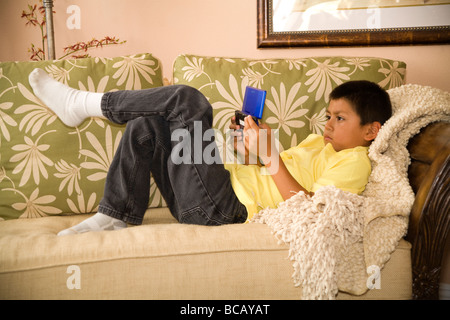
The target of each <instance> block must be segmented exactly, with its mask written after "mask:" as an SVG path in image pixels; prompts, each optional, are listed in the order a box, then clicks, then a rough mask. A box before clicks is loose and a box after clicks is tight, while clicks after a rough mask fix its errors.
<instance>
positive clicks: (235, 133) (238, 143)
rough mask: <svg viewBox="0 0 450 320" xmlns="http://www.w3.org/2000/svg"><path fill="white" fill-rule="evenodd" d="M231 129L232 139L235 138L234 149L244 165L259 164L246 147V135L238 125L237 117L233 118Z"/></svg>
mask: <svg viewBox="0 0 450 320" xmlns="http://www.w3.org/2000/svg"><path fill="white" fill-rule="evenodd" d="M229 128H230V129H231V137H232V138H233V147H234V150H235V151H236V152H237V154H238V156H239V158H241V160H242V161H243V163H244V164H257V161H256V160H255V159H256V157H254V156H251V155H250V154H249V152H248V149H247V148H246V147H245V144H244V139H243V136H244V133H243V130H242V129H241V126H240V125H238V124H236V117H235V116H233V117H232V118H231V124H230V126H229Z"/></svg>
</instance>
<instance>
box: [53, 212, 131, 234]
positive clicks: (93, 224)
mask: <svg viewBox="0 0 450 320" xmlns="http://www.w3.org/2000/svg"><path fill="white" fill-rule="evenodd" d="M126 227H127V224H126V223H125V222H123V221H122V220H119V219H116V218H112V217H110V216H107V215H106V214H103V213H100V212H97V213H96V214H95V215H93V216H92V217H90V218H88V219H86V220H84V221H83V222H80V223H79V224H77V225H75V226H73V227H71V228H69V229H65V230H62V231H60V232H59V233H58V236H66V235H69V234H79V233H84V232H91V231H103V230H119V229H123V228H126Z"/></svg>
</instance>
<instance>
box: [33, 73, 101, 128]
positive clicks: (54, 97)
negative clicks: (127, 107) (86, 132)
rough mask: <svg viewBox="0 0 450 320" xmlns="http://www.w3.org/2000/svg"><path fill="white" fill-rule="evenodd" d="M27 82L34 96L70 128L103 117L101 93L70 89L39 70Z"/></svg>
mask: <svg viewBox="0 0 450 320" xmlns="http://www.w3.org/2000/svg"><path fill="white" fill-rule="evenodd" d="M28 80H29V81H30V85H31V87H32V88H33V91H34V93H35V94H36V96H37V97H38V98H39V99H41V101H42V102H43V103H44V104H45V105H47V106H48V107H49V108H50V109H51V110H53V112H55V113H56V115H57V116H58V117H59V118H60V119H61V121H62V122H64V123H65V124H66V125H68V126H70V127H76V126H78V125H80V124H81V123H82V122H83V121H84V119H86V118H89V117H103V113H102V109H101V101H102V97H103V93H97V92H88V91H81V90H76V89H72V88H70V87H68V86H66V85H64V84H63V83H61V82H58V81H56V80H55V79H53V78H51V77H50V76H49V75H48V74H47V73H46V72H45V71H44V70H42V69H39V68H37V69H34V70H33V71H32V72H31V73H30V75H29V77H28Z"/></svg>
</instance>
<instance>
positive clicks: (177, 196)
mask: <svg viewBox="0 0 450 320" xmlns="http://www.w3.org/2000/svg"><path fill="white" fill-rule="evenodd" d="M29 80H30V84H31V86H32V87H33V90H34V92H35V94H36V96H37V97H38V98H40V99H41V100H42V102H44V103H45V104H46V105H47V106H48V107H49V108H50V109H52V110H53V111H54V112H55V113H56V114H57V115H58V117H59V118H60V119H61V120H62V121H63V122H64V123H65V124H66V125H69V126H77V125H79V124H80V123H81V122H82V121H83V120H84V119H85V118H86V117H91V116H103V117H106V118H107V119H109V120H110V121H112V122H115V123H119V124H123V123H127V126H126V129H125V132H124V134H123V137H122V140H121V143H120V145H119V147H118V149H117V151H116V154H115V156H114V159H113V162H112V163H111V166H110V169H109V172H108V175H107V178H106V183H105V192H104V197H103V199H102V200H101V202H100V204H99V210H98V211H99V212H98V213H97V214H95V215H94V216H92V217H91V218H88V219H86V220H85V221H83V222H81V223H80V224H78V225H76V226H73V227H72V228H69V229H66V230H63V231H61V232H60V233H58V235H67V234H77V233H83V232H88V231H100V230H117V229H121V228H125V227H126V226H127V224H126V223H130V224H141V223H142V219H143V216H144V213H145V211H146V209H147V205H148V197H149V188H150V173H152V175H153V178H154V180H155V182H156V184H157V186H158V188H159V190H160V191H161V194H162V196H163V197H164V199H165V201H166V203H167V205H168V207H169V209H170V211H171V213H172V215H173V216H174V217H175V218H176V219H177V220H178V221H179V222H181V223H192V224H202V225H220V224H227V223H243V222H245V221H246V220H247V219H249V218H251V217H252V216H253V214H255V213H256V212H257V210H258V205H257V204H260V205H261V206H266V205H268V206H276V205H277V204H278V203H279V202H280V201H283V199H287V198H289V197H290V196H292V195H293V194H294V193H295V192H298V191H301V190H302V191H305V192H308V193H311V192H314V191H315V190H317V188H318V187H320V186H321V185H326V184H330V183H332V184H335V185H336V186H338V187H340V186H342V187H343V188H344V189H346V188H347V189H349V190H350V189H351V190H357V191H358V192H361V191H362V190H363V189H364V186H365V183H367V177H368V175H369V173H370V162H369V160H368V158H367V146H368V145H369V144H370V141H371V140H373V139H374V138H375V137H376V134H377V132H378V130H379V128H380V127H381V125H382V123H383V122H384V121H385V120H386V119H387V118H386V117H383V119H381V118H380V119H378V118H376V119H375V118H374V120H372V119H371V118H369V119H368V123H362V122H361V124H360V123H359V122H358V121H360V120H363V117H362V116H361V117H360V116H359V115H358V114H362V113H361V112H363V111H361V110H359V109H357V108H356V109H354V108H353V106H352V102H350V101H353V100H351V98H347V95H345V94H344V95H342V96H341V94H342V93H339V91H337V93H336V95H335V96H333V97H331V99H332V102H331V103H330V106H329V109H328V113H327V115H328V117H329V120H328V122H327V126H326V130H325V135H324V137H320V136H313V138H311V139H310V138H308V139H306V140H305V141H306V142H305V143H306V144H307V148H310V147H312V148H313V149H314V148H316V149H317V150H323V152H315V153H312V154H309V157H310V159H300V158H298V156H297V154H296V152H295V151H296V149H301V148H302V147H301V145H302V144H300V145H299V146H298V147H297V148H293V149H292V150H293V151H294V152H293V153H292V154H291V153H289V152H286V153H282V154H281V155H280V154H278V152H277V151H276V148H274V144H273V143H271V139H270V137H271V131H270V129H269V128H268V127H267V126H266V125H264V124H261V126H260V127H258V126H257V125H256V124H255V123H254V122H253V121H252V120H251V118H247V119H246V120H245V123H246V126H245V129H244V135H243V137H244V140H243V142H244V147H245V148H244V149H245V150H244V153H248V150H253V149H254V148H253V147H252V146H254V145H258V143H260V141H259V139H260V137H262V132H267V136H268V137H269V139H267V148H266V150H268V151H267V152H260V153H258V154H257V156H259V158H260V159H262V161H263V162H264V163H265V164H266V167H267V171H268V173H269V174H270V176H265V175H261V174H260V173H259V168H258V167H257V166H253V165H244V166H242V165H240V166H228V165H227V166H224V165H223V164H221V163H211V164H206V163H205V162H204V161H201V162H200V163H199V162H198V161H186V162H183V163H179V164H175V163H174V162H173V161H172V156H171V155H172V150H175V149H176V146H177V142H176V141H172V140H171V137H172V133H173V132H175V130H178V129H183V130H185V132H187V134H189V135H190V136H191V137H193V136H194V132H195V134H199V133H200V134H202V136H203V134H204V133H205V132H206V130H208V129H210V128H211V124H212V108H211V105H210V104H209V103H208V101H207V100H206V98H205V97H204V96H203V95H202V94H201V93H200V92H199V91H197V90H196V89H193V88H191V87H187V86H169V87H161V88H155V89H147V90H138V91H118V92H109V93H105V94H102V93H91V92H84V91H79V90H74V89H71V88H69V87H67V86H65V85H63V84H62V83H59V82H57V81H56V80H54V79H52V78H50V77H49V76H48V75H47V74H46V73H45V72H44V71H43V70H41V69H35V70H34V71H33V72H32V73H31V74H30V79H29ZM364 84H365V85H363V87H364V88H363V89H362V90H363V91H364V90H367V88H366V87H371V88H372V89H374V87H373V86H375V88H376V89H375V90H372V91H375V92H376V93H374V95H375V96H380V95H381V96H383V97H384V98H386V97H387V102H386V101H385V100H386V99H384V100H383V102H382V103H381V104H383V108H385V107H388V108H389V110H390V102H389V97H388V96H387V93H385V92H384V91H383V90H382V89H380V88H379V87H378V86H377V85H374V84H370V83H366V82H364ZM352 90H353V89H351V90H350V91H352ZM343 91H346V90H343ZM347 91H348V89H347ZM359 91H361V88H359ZM344 96H345V97H346V98H343V97H344ZM356 100H357V99H356ZM372 100H373V98H371V99H369V101H368V102H371V101H372ZM378 100H379V99H378ZM363 104H364V103H363ZM363 107H364V106H363ZM356 110H358V111H356ZM389 116H390V113H389ZM198 123H201V126H196V124H198ZM194 127H197V128H198V127H200V128H201V132H196V130H194ZM230 127H231V128H236V129H237V128H238V127H237V126H236V125H235V124H234V123H232V125H231V126H230ZM261 129H266V130H267V131H263V130H261ZM352 130H353V131H352ZM197 131H198V130H197ZM344 131H345V132H346V133H344ZM188 140H189V141H190V142H191V150H196V148H195V146H194V141H196V139H188ZM320 142H321V143H322V145H320ZM202 143H203V145H202V149H201V150H202V151H203V150H205V148H206V147H207V146H208V147H209V145H210V142H208V141H203V142H202ZM236 143H238V141H236ZM302 143H303V142H302ZM311 143H312V145H310V144H311ZM327 146H329V147H327ZM334 148H335V150H334ZM348 148H350V150H353V149H358V148H359V149H362V151H361V150H359V149H358V150H356V151H357V152H349V154H350V155H349V156H347V155H346V154H344V155H343V156H341V157H335V156H334V157H333V153H338V154H339V153H340V152H342V151H343V152H344V153H347V152H346V150H347V149H348ZM263 149H264V148H263ZM310 149H311V148H310ZM300 153H301V152H300ZM355 154H356V155H355ZM189 156H190V157H191V158H192V159H193V158H194V157H195V156H196V155H192V154H191V155H189ZM320 157H322V158H324V159H320V161H316V159H317V158H320ZM328 158H330V159H331V160H333V161H331V162H330V161H329V159H328ZM277 162H278V164H277V165H274V164H275V163H277ZM303 162H305V163H314V164H315V163H316V162H318V164H317V165H314V166H312V169H313V171H315V172H311V175H310V176H308V174H306V173H305V170H308V169H309V168H303V167H302V163H303ZM347 163H350V165H348V164H347ZM357 163H358V164H359V163H362V164H361V165H359V166H356V165H355V164H357ZM354 167H358V168H359V167H362V168H363V169H361V170H359V171H361V172H362V174H361V172H359V171H358V172H353V171H352V168H354ZM339 168H344V169H345V170H346V171H345V172H346V173H345V175H346V176H345V177H344V179H343V180H344V181H340V179H342V178H343V177H342V174H341V175H340V174H338V172H339V170H340V169H339ZM227 169H228V170H227ZM247 169H248V170H250V172H247V171H246V170H247ZM256 169H257V170H256ZM292 169H294V170H293V171H292V173H291V172H290V171H289V170H292ZM316 171H317V172H316ZM320 171H323V172H325V173H326V174H325V176H324V177H322V176H321V174H320ZM349 171H351V172H350V173H349ZM249 173H250V174H249ZM230 174H231V178H230ZM254 174H256V179H257V180H258V179H259V178H261V179H262V180H261V181H257V182H259V183H261V184H254V183H253V181H252V179H255V177H254ZM347 175H350V176H351V179H350V180H349V181H347V180H348V177H347ZM302 179H305V181H306V182H305V181H303V180H302ZM335 179H337V181H334V180H335ZM354 180H355V181H356V182H355V181H354ZM352 184H355V185H356V186H351V187H348V185H349V186H350V185H352ZM261 190H263V192H261ZM267 193H269V194H271V197H267V199H266V198H264V195H265V194H267Z"/></svg>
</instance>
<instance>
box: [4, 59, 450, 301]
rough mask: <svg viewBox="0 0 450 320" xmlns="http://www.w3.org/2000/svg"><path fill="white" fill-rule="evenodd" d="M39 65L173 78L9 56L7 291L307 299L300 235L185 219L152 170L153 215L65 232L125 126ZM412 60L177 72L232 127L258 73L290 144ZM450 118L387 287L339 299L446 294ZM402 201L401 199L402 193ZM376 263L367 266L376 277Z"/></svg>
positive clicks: (158, 71) (104, 75) (416, 184)
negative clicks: (45, 96) (50, 89)
mask: <svg viewBox="0 0 450 320" xmlns="http://www.w3.org/2000/svg"><path fill="white" fill-rule="evenodd" d="M36 67H40V68H43V69H45V70H46V71H47V72H48V73H49V74H51V75H52V77H54V78H55V79H57V80H59V81H61V82H63V83H66V84H68V85H69V86H72V87H74V88H78V89H83V90H89V91H96V92H108V91H113V90H138V89H145V88H152V87H158V86H162V85H164V81H163V77H162V66H161V64H160V61H159V60H158V59H157V58H156V57H154V56H153V55H151V54H147V53H146V54H136V55H130V56H124V57H115V58H85V59H77V60H61V61H42V62H24V61H22V62H2V63H0V116H1V118H0V299H159V300H165V299H169V300H172V299H177V300H197V299H204V300H216V299H219V300H222V299H231V300H241V299H244V300H249V299H261V300H264V299H270V300H299V299H301V298H302V291H301V288H299V287H296V286H295V285H294V283H293V280H292V273H293V265H292V261H290V260H289V259H288V258H287V257H288V252H289V246H288V245H287V244H286V243H283V242H282V241H279V239H277V237H275V235H274V234H273V232H272V230H271V229H270V228H269V227H268V226H267V225H266V224H264V223H246V224H236V225H224V226H214V227H210V226H197V225H188V224H179V223H178V222H177V221H176V220H175V219H174V218H173V217H172V216H171V214H170V212H169V210H168V209H167V207H166V205H165V202H164V199H163V198H162V197H161V194H160V193H159V191H158V187H157V186H156V184H155V183H154V181H153V179H152V180H151V188H150V200H149V208H148V211H147V212H146V215H145V218H144V222H143V224H142V225H140V226H130V227H129V228H126V229H122V230H118V231H105V232H93V233H85V234H80V235H73V236H64V237H57V236H56V234H57V233H58V232H59V231H60V230H63V229H65V228H68V227H70V226H72V225H75V224H77V223H79V222H80V221H82V220H84V219H86V218H87V217H89V216H90V215H92V214H94V213H95V212H96V210H97V207H98V203H99V201H100V199H101V197H102V194H103V186H104V181H105V177H106V173H107V171H108V167H109V164H110V163H111V160H112V157H113V155H114V151H115V149H116V148H117V145H118V143H119V142H120V139H121V137H122V132H123V130H124V126H119V125H115V124H111V123H108V122H106V121H105V120H102V119H98V118H92V119H88V120H86V121H85V122H83V123H82V124H81V125H80V126H79V127H77V128H69V127H66V126H65V125H64V124H62V123H61V122H60V121H59V119H57V117H56V116H55V115H54V114H53V113H52V112H51V111H50V110H49V109H47V108H46V107H45V106H44V105H43V104H42V102H40V101H39V99H37V98H36V97H35V96H34V94H33V91H32V90H31V87H30V85H29V84H28V74H29V73H30V72H31V71H32V70H33V69H34V68H36ZM405 74H406V64H405V63H404V62H402V61H395V60H390V59H384V58H375V57H311V58H301V59H264V60H253V59H243V58H224V57H204V56H196V55H180V56H178V57H177V58H176V60H175V61H174V65H173V84H183V85H189V86H192V87H195V88H197V89H198V90H200V91H201V92H202V93H203V94H204V95H205V96H206V97H207V98H208V100H209V101H210V102H211V105H212V107H213V112H214V123H213V126H214V127H215V128H216V129H217V130H218V131H219V132H224V130H225V129H226V128H227V126H228V123H229V119H230V117H231V116H232V115H233V113H234V110H237V109H240V108H241V106H242V99H243V92H244V89H245V87H246V86H247V85H250V86H254V87H258V88H262V89H264V90H266V91H267V100H266V108H265V111H264V115H263V121H264V122H266V123H268V124H269V125H271V126H273V127H274V128H278V129H279V139H280V143H281V149H287V148H289V147H291V146H294V145H296V144H298V143H299V142H300V141H302V140H303V139H304V138H305V137H306V136H307V135H308V134H310V133H319V134H320V133H322V132H323V127H324V123H325V120H324V119H325V111H324V110H325V107H326V106H327V103H328V94H329V92H330V91H331V89H332V88H333V87H335V86H336V85H338V84H340V83H342V82H344V81H349V80H358V79H367V80H371V81H374V82H376V83H378V84H379V85H380V86H382V87H383V88H385V89H392V88H395V87H399V86H402V85H403V84H404V82H405ZM449 134H450V125H449V123H448V122H435V123H432V124H429V125H427V126H426V127H424V128H423V129H422V130H421V131H420V132H419V133H418V134H417V135H415V136H414V137H413V138H412V139H411V140H410V141H409V145H408V150H409V152H410V159H411V164H410V165H409V169H408V170H409V171H408V174H409V181H410V183H411V186H412V189H413V191H414V193H415V195H416V196H415V202H414V204H413V206H412V209H411V214H410V220H409V227H408V231H407V233H406V234H405V236H404V237H403V238H402V239H400V240H399V241H398V243H397V244H396V248H395V250H394V251H393V252H392V253H391V254H390V258H389V261H387V263H386V264H385V266H384V267H383V268H382V269H381V271H380V274H379V275H377V279H379V283H378V284H379V285H378V286H375V287H371V288H370V289H369V288H368V289H367V291H366V292H365V293H364V294H359V295H355V294H352V293H349V292H345V290H340V291H339V293H338V294H337V295H336V299H365V300H367V299H436V298H437V295H438V284H439V275H440V271H441V264H442V260H443V255H444V246H445V243H446V239H447V236H448V233H449V224H450V222H449V221H450V213H449V207H450V206H449V203H448V199H450V197H449V193H450V191H449V190H450V189H449V179H448V177H449V172H450V156H449V154H450V152H449V151H450V142H449V140H448V137H449ZM392 200H393V201H395V199H392ZM370 276H371V273H370V272H369V271H368V275H367V277H368V278H370Z"/></svg>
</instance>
